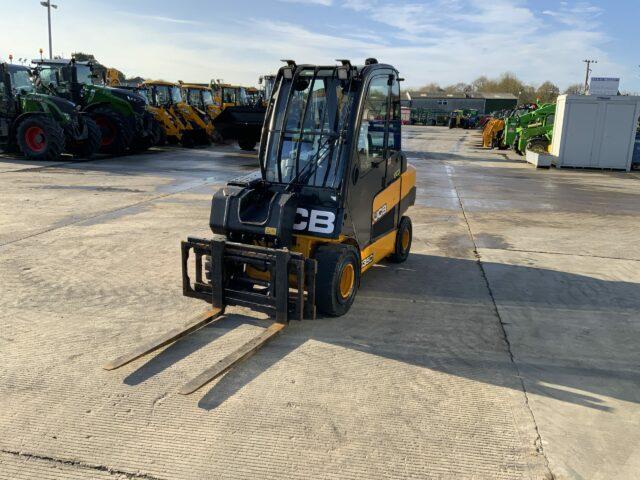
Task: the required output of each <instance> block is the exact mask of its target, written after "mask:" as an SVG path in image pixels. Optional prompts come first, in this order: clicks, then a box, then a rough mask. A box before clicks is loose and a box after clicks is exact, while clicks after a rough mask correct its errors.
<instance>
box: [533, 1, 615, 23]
mask: <svg viewBox="0 0 640 480" xmlns="http://www.w3.org/2000/svg"><path fill="white" fill-rule="evenodd" d="M602 13H603V10H602V9H601V8H600V7H596V6H594V5H591V4H590V3H587V2H579V3H576V4H574V5H569V3H568V2H560V4H559V8H558V9H557V10H544V11H543V12H542V14H543V15H547V16H549V17H551V18H553V19H555V20H557V21H558V22H560V23H563V24H565V25H569V26H571V27H581V28H595V27H596V26H598V23H597V21H596V19H597V18H598V17H599V16H600V15H602Z"/></svg>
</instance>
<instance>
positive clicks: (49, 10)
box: [40, 0, 58, 58]
mask: <svg viewBox="0 0 640 480" xmlns="http://www.w3.org/2000/svg"><path fill="white" fill-rule="evenodd" d="M40 5H42V6H43V7H47V21H48V24H49V58H53V46H52V43H51V9H52V8H58V6H57V5H54V4H52V3H51V0H47V1H46V2H40Z"/></svg>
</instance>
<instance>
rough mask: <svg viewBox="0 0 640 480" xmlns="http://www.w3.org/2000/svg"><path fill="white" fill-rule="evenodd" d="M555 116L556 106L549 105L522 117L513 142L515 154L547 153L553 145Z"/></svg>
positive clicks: (553, 104)
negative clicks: (528, 151) (529, 152)
mask: <svg viewBox="0 0 640 480" xmlns="http://www.w3.org/2000/svg"><path fill="white" fill-rule="evenodd" d="M555 115H556V104H555V103H547V104H544V105H541V106H540V107H538V108H537V109H535V110H533V111H532V112H530V113H528V114H526V115H524V116H523V117H521V122H522V124H521V125H520V126H519V127H517V128H516V135H515V138H514V141H513V149H514V150H515V152H516V153H517V154H519V155H524V154H525V153H526V152H527V150H531V151H534V152H538V153H544V152H546V151H547V149H548V148H549V145H550V144H551V137H552V135H553V122H554V120H555Z"/></svg>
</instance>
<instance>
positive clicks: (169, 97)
mask: <svg viewBox="0 0 640 480" xmlns="http://www.w3.org/2000/svg"><path fill="white" fill-rule="evenodd" d="M153 88H154V90H155V100H156V103H157V104H158V105H171V104H174V103H179V102H181V101H182V95H181V94H180V89H179V88H178V87H177V86H171V85H155V86H154V87H153Z"/></svg>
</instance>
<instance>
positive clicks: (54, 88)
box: [33, 59, 155, 155]
mask: <svg viewBox="0 0 640 480" xmlns="http://www.w3.org/2000/svg"><path fill="white" fill-rule="evenodd" d="M33 63H34V64H36V69H35V73H36V75H37V77H38V81H37V84H38V89H39V91H41V92H43V93H50V94H53V95H56V96H59V97H62V98H66V99H67V100H70V101H72V102H74V103H77V104H78V105H80V107H81V109H82V111H83V112H87V113H88V114H89V115H90V116H91V117H92V118H93V119H94V120H95V121H96V123H97V124H98V126H99V127H100V130H101V131H102V143H101V145H100V151H101V152H103V153H109V154H112V155H123V154H125V153H126V152H127V150H128V149H131V150H133V151H142V150H146V149H147V148H149V147H151V146H153V140H154V138H155V134H154V126H153V116H152V115H151V114H150V113H149V112H147V109H146V106H147V103H146V101H145V99H144V98H143V97H142V96H141V95H139V94H137V93H135V92H132V91H128V90H124V89H120V88H114V87H106V86H103V85H97V84H94V81H93V80H94V79H96V78H97V75H96V74H94V73H93V64H92V63H91V62H78V61H76V60H74V59H71V60H65V59H46V60H33Z"/></svg>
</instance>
